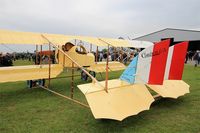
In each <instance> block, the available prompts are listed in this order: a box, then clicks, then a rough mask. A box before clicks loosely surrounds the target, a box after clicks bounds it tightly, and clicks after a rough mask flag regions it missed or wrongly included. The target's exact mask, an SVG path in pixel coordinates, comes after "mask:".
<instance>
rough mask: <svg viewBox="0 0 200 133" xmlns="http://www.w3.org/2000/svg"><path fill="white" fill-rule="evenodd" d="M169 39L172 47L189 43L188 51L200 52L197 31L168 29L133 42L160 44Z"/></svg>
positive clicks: (199, 32) (199, 34)
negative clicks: (181, 43)
mask: <svg viewBox="0 0 200 133" xmlns="http://www.w3.org/2000/svg"><path fill="white" fill-rule="evenodd" d="M169 38H170V39H171V40H172V45H173V44H176V43H179V42H182V41H189V47H188V51H196V50H200V31H197V30H185V29H173V28H166V29H163V30H159V31H156V32H153V33H150V34H147V35H144V36H141V37H137V38H134V39H133V40H142V41H150V42H159V41H161V40H165V39H169Z"/></svg>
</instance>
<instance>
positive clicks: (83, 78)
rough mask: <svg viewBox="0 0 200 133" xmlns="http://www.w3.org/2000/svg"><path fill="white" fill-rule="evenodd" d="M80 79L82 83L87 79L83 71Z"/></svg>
mask: <svg viewBox="0 0 200 133" xmlns="http://www.w3.org/2000/svg"><path fill="white" fill-rule="evenodd" d="M81 79H82V80H83V81H87V79H88V75H87V74H86V73H85V72H84V71H81Z"/></svg>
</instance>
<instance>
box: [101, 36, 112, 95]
mask: <svg viewBox="0 0 200 133" xmlns="http://www.w3.org/2000/svg"><path fill="white" fill-rule="evenodd" d="M99 40H100V41H102V42H104V43H106V44H108V50H107V60H106V81H105V91H106V92H107V93H108V77H109V73H108V69H109V67H108V65H109V64H108V63H109V46H110V43H108V42H106V41H104V40H102V39H100V38H99Z"/></svg>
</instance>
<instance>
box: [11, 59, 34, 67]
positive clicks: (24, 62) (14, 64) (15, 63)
mask: <svg viewBox="0 0 200 133" xmlns="http://www.w3.org/2000/svg"><path fill="white" fill-rule="evenodd" d="M22 65H34V62H33V61H29V60H16V61H13V66H22Z"/></svg>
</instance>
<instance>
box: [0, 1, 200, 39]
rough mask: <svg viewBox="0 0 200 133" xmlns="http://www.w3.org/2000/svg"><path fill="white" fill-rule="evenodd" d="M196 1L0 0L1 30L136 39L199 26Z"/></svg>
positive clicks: (198, 6) (198, 5)
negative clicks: (169, 28) (165, 29)
mask: <svg viewBox="0 0 200 133" xmlns="http://www.w3.org/2000/svg"><path fill="white" fill-rule="evenodd" d="M199 9H200V1H199V0H189V1H188V0H176V1H175V0H167V1H161V0H148V1H147V0H101V1H99V0H56V1H55V0H34V1H33V0H1V1H0V29H11V30H20V31H33V32H48V33H58V34H68V35H85V36H98V37H112V38H118V37H119V36H122V37H125V38H126V37H127V36H129V37H130V38H135V37H138V36H140V35H144V34H147V33H149V32H153V31H156V30H160V29H163V28H167V27H172V28H183V29H198V28H200V27H199V24H200V15H199V13H198V12H199Z"/></svg>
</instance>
